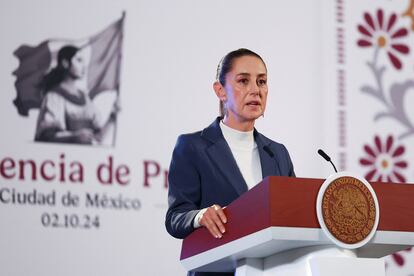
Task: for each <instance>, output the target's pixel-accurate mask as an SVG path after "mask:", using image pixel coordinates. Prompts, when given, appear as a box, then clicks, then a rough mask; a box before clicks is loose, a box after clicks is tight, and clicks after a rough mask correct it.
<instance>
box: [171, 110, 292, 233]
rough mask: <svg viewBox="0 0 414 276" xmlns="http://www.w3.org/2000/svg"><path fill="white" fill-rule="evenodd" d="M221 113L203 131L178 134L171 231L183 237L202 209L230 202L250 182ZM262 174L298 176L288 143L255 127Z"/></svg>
mask: <svg viewBox="0 0 414 276" xmlns="http://www.w3.org/2000/svg"><path fill="white" fill-rule="evenodd" d="M219 124H220V117H218V118H217V119H216V120H215V121H214V122H213V123H212V124H211V125H210V126H208V127H207V128H205V129H204V130H203V131H199V132H195V133H191V134H184V135H181V136H179V137H178V140H177V144H176V146H175V148H174V151H173V155H172V160H171V164H170V168H169V174H168V182H169V187H168V210H167V214H166V219H165V226H166V228H167V231H168V233H170V234H171V235H172V236H174V237H176V238H180V239H183V238H185V237H186V236H188V235H189V234H190V233H191V232H193V230H194V227H193V220H194V217H195V216H196V214H197V213H198V212H199V210H200V209H203V208H205V207H209V206H211V205H213V204H219V205H220V206H227V205H229V204H230V203H231V202H232V201H233V200H235V199H236V198H238V197H239V196H240V195H241V194H243V193H244V192H246V191H247V190H248V188H247V184H246V182H245V180H244V178H243V176H242V174H241V172H240V170H239V168H238V166H237V163H236V160H235V159H234V157H233V154H232V153H231V150H230V147H229V146H228V144H227V142H226V140H225V139H224V136H223V134H222V132H221V129H220V125H219ZM253 133H254V139H255V142H256V144H257V146H258V150H259V156H260V163H261V166H262V176H263V178H264V177H266V176H270V175H279V176H295V173H294V170H293V165H292V161H291V159H290V156H289V153H288V151H287V149H286V147H285V146H284V145H282V144H279V143H277V142H274V141H272V140H270V139H268V138H267V137H265V136H264V135H262V134H261V133H259V132H258V131H257V130H256V129H255V130H254V132H253Z"/></svg>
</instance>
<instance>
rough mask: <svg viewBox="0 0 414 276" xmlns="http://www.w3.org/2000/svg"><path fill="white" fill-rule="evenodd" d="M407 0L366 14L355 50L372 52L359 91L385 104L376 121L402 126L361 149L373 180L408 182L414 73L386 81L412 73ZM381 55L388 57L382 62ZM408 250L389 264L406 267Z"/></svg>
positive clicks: (412, 4) (412, 1) (413, 14)
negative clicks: (400, 7) (399, 9)
mask: <svg viewBox="0 0 414 276" xmlns="http://www.w3.org/2000/svg"><path fill="white" fill-rule="evenodd" d="M407 2H409V3H408V4H409V5H408V7H407V9H406V10H405V11H402V12H395V11H394V12H384V10H383V9H381V8H380V9H377V10H376V11H374V12H369V11H366V12H364V14H363V15H362V20H361V22H359V24H358V25H357V31H358V39H357V41H356V44H357V46H358V47H360V49H361V50H363V51H370V53H372V58H371V59H370V60H367V61H366V63H365V64H366V66H367V67H368V70H369V72H371V73H372V77H373V78H372V79H369V80H368V81H369V83H365V84H363V85H362V86H361V92H362V93H363V94H365V95H367V96H369V97H371V98H372V99H375V100H376V101H377V102H379V103H380V104H381V105H382V108H381V109H380V110H378V111H377V112H376V113H375V114H374V117H373V121H374V122H376V123H379V122H381V121H382V120H383V119H388V120H393V121H394V122H395V123H397V124H398V125H399V128H398V129H399V130H396V131H397V132H398V133H394V134H389V135H388V136H386V137H384V138H381V137H380V136H379V135H377V134H375V135H373V143H372V142H368V143H365V144H364V145H363V154H362V156H361V158H360V159H359V164H360V165H361V166H362V167H363V168H364V169H365V178H366V179H367V180H369V181H385V182H406V181H407V178H406V175H407V168H408V166H409V163H408V162H407V159H408V156H409V155H408V154H405V153H406V150H407V147H406V146H405V145H404V143H403V141H404V139H406V138H407V137H410V136H412V135H414V122H413V121H414V120H413V119H414V118H410V116H409V112H408V111H409V110H407V109H408V108H407V107H408V106H410V105H409V104H407V103H408V102H407V95H408V93H409V91H411V92H413V91H414V74H412V73H413V72H411V76H412V77H411V78H408V79H404V78H403V79H399V80H396V79H394V80H392V81H391V82H390V81H388V79H387V81H386V80H385V76H386V74H387V72H391V71H394V73H397V74H398V75H399V76H403V74H402V73H401V72H403V71H404V70H405V71H407V70H409V71H411V70H412V69H413V68H410V65H409V64H408V63H409V62H410V61H412V56H410V54H412V51H413V50H414V49H412V48H410V46H411V47H412V44H410V43H409V39H410V35H411V32H414V0H409V1H407ZM407 18H408V19H409V20H406V19H407ZM403 19H404V20H403ZM410 31H411V32H410ZM379 57H384V59H381V60H384V62H383V63H382V64H381V62H380V61H379V60H380V59H379ZM387 70H388V71H387ZM409 75H410V74H409ZM410 252H412V250H411V248H409V249H407V250H405V251H401V252H397V253H394V254H392V255H391V257H390V258H389V259H388V260H387V261H386V265H387V266H388V264H389V261H391V262H392V263H394V264H396V265H397V266H399V267H402V266H404V264H405V263H406V261H408V260H410V259H411V258H412V257H413V256H410V257H409V256H406V254H410Z"/></svg>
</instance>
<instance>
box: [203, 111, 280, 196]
mask: <svg viewBox="0 0 414 276" xmlns="http://www.w3.org/2000/svg"><path fill="white" fill-rule="evenodd" d="M220 120H221V118H220V117H217V118H216V120H215V121H214V122H213V123H212V124H211V125H209V126H208V127H206V128H205V129H204V130H203V131H202V132H201V137H203V138H204V139H206V140H208V141H210V142H211V145H210V146H209V147H207V149H206V153H207V155H208V156H209V157H210V158H211V160H212V161H213V163H214V164H215V165H216V168H217V169H218V170H219V171H220V172H221V173H222V174H223V175H224V176H225V178H226V179H227V181H228V182H229V183H231V185H233V187H234V188H235V189H236V191H237V193H238V194H239V195H241V194H242V193H244V192H246V191H247V184H246V182H245V180H244V178H243V176H242V174H241V172H240V170H239V167H238V166H237V163H236V160H235V159H234V157H233V154H232V153H231V150H230V147H229V146H228V144H227V142H226V140H225V139H224V136H223V133H222V132H221V129H220ZM253 136H254V139H255V142H256V144H257V147H258V150H259V156H260V164H261V167H262V176H263V178H265V177H266V176H270V175H280V171H279V166H278V165H277V162H278V158H277V152H276V150H274V149H273V147H272V144H274V142H272V141H271V140H270V139H268V138H267V137H265V136H264V135H262V134H261V133H259V132H258V131H257V130H256V129H254V131H253ZM266 146H267V147H268V148H269V149H271V151H272V153H273V156H271V155H270V154H269V153H268V152H266V151H265V150H264V147H266Z"/></svg>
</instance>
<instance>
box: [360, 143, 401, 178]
mask: <svg viewBox="0 0 414 276" xmlns="http://www.w3.org/2000/svg"><path fill="white" fill-rule="evenodd" d="M364 151H365V153H366V156H365V157H363V158H361V159H360V160H359V163H360V164H361V165H362V166H366V167H367V168H368V169H369V170H368V172H367V173H366V174H365V178H366V179H367V180H368V181H388V182H406V178H405V176H404V175H403V174H402V173H401V170H403V169H405V168H407V166H408V163H407V162H406V161H405V160H403V159H402V156H403V154H404V152H405V147H404V146H402V145H396V144H395V143H394V138H393V137H392V136H391V135H389V136H388V137H387V139H386V140H385V141H381V139H380V138H379V137H378V136H375V137H374V145H373V146H370V145H364Z"/></svg>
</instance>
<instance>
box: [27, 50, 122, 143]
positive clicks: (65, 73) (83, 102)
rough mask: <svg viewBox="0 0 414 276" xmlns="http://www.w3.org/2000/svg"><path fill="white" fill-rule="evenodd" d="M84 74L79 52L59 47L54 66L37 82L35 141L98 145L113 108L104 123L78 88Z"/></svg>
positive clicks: (86, 96)
mask: <svg viewBox="0 0 414 276" xmlns="http://www.w3.org/2000/svg"><path fill="white" fill-rule="evenodd" d="M85 73H86V66H85V60H84V57H83V56H82V51H81V49H80V48H78V47H75V46H71V45H68V46H64V47H62V48H61V49H60V50H59V52H58V56H57V66H56V67H54V68H53V69H52V70H51V71H50V72H49V73H48V74H46V75H45V77H44V78H43V81H42V83H41V88H42V91H43V100H42V104H41V107H40V111H39V116H38V120H37V128H36V135H35V140H36V141H43V142H57V143H75V144H100V141H101V138H102V135H103V134H104V131H105V126H106V125H107V124H108V123H109V122H110V121H111V120H112V118H113V117H114V116H112V115H114V113H115V112H116V111H117V110H116V109H117V108H114V109H113V112H112V113H111V116H109V119H107V120H106V121H103V120H102V119H101V118H100V114H99V111H98V109H97V108H96V107H95V106H94V104H93V102H92V100H91V98H90V96H89V94H88V92H87V91H85V89H81V88H80V85H79V84H80V83H81V80H82V79H83V78H84V76H85ZM115 106H116V104H115Z"/></svg>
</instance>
